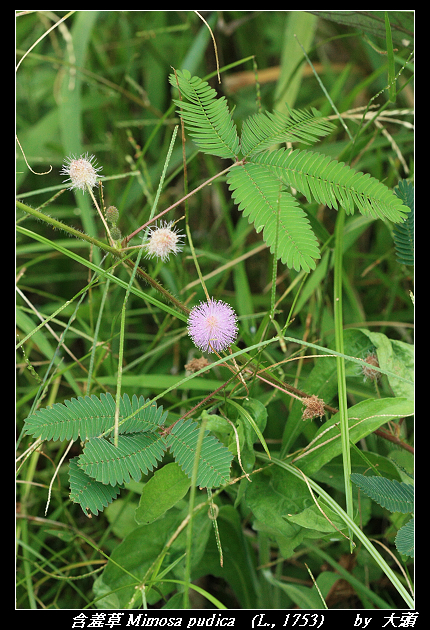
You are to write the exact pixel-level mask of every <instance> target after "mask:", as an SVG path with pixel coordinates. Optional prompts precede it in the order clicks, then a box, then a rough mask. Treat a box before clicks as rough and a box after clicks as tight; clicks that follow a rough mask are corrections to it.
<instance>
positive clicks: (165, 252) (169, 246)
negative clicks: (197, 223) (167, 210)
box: [145, 221, 184, 262]
mask: <svg viewBox="0 0 430 630" xmlns="http://www.w3.org/2000/svg"><path fill="white" fill-rule="evenodd" d="M173 225H174V221H170V223H166V222H164V223H162V224H160V225H159V226H157V225H155V226H154V227H153V228H151V229H150V232H149V238H148V241H147V242H146V243H145V247H146V250H147V253H146V257H147V258H154V257H156V258H161V260H162V261H163V262H166V260H169V256H170V254H177V253H178V252H181V251H182V243H181V242H180V241H181V239H182V238H184V235H183V234H179V232H177V231H176V229H175V228H174V227H173Z"/></svg>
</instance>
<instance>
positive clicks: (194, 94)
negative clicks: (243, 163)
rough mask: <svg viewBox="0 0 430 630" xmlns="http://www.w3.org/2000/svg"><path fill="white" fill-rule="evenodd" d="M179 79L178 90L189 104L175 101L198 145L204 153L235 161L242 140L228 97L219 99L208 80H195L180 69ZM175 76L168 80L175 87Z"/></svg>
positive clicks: (177, 74)
mask: <svg viewBox="0 0 430 630" xmlns="http://www.w3.org/2000/svg"><path fill="white" fill-rule="evenodd" d="M176 76H177V79H178V84H179V90H180V92H181V94H182V96H185V97H186V98H187V99H188V101H189V102H186V101H178V100H175V101H174V102H175V103H176V105H179V107H180V108H181V111H180V114H181V116H182V118H183V120H184V123H185V125H186V127H187V129H188V131H189V132H190V135H191V136H192V138H193V139H194V142H195V143H196V145H197V146H198V147H199V149H200V150H201V151H204V152H205V153H210V154H211V155H217V156H218V157H222V158H231V159H232V160H234V159H236V156H237V154H238V153H239V138H238V135H237V130H236V125H235V124H234V122H233V120H232V118H231V114H230V112H229V109H228V106H227V101H226V99H225V97H224V96H223V97H222V98H217V93H216V92H215V90H214V89H212V88H211V87H210V86H209V84H208V83H207V82H206V81H202V80H201V79H199V78H198V77H192V76H191V74H190V73H189V72H188V70H183V71H182V72H181V71H180V70H178V71H177V73H176ZM176 76H175V75H170V79H169V80H170V83H171V84H172V85H173V86H174V87H177V83H176Z"/></svg>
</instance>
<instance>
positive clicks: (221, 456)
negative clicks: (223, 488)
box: [165, 419, 233, 488]
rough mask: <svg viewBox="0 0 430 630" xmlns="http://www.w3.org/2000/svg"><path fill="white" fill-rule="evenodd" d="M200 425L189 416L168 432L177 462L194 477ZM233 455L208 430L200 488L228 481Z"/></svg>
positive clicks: (201, 452)
mask: <svg viewBox="0 0 430 630" xmlns="http://www.w3.org/2000/svg"><path fill="white" fill-rule="evenodd" d="M199 431H200V427H199V425H198V424H197V423H196V422H193V421H192V420H190V419H183V420H179V421H178V422H177V423H176V424H175V426H174V427H173V428H172V430H171V431H170V432H169V433H168V434H167V435H166V436H165V441H166V444H167V445H168V447H169V448H170V451H171V452H172V454H173V456H174V458H175V460H176V462H177V463H178V464H179V466H180V467H181V468H182V470H183V471H184V472H185V474H186V475H188V477H189V478H190V479H191V476H192V474H193V467H194V459H195V456H196V449H197V442H198V439H199ZM232 459H233V455H232V454H231V452H230V451H229V450H228V448H226V447H225V446H224V445H223V444H221V442H219V441H218V440H217V439H216V438H215V437H214V436H213V435H210V434H209V431H205V432H204V436H203V441H202V445H201V450H200V456H199V467H198V471H197V485H198V486H199V487H200V488H216V487H218V486H220V485H221V484H223V483H227V482H228V481H229V477H230V465H231V460H232Z"/></svg>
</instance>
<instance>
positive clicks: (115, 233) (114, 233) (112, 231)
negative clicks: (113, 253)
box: [110, 225, 122, 241]
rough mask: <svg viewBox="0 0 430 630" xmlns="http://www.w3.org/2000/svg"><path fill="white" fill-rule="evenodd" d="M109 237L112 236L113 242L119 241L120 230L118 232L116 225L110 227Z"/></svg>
mask: <svg viewBox="0 0 430 630" xmlns="http://www.w3.org/2000/svg"><path fill="white" fill-rule="evenodd" d="M110 235H111V236H112V238H113V240H114V241H119V240H121V236H122V235H121V230H119V229H118V228H117V227H116V225H114V226H113V227H111V229H110Z"/></svg>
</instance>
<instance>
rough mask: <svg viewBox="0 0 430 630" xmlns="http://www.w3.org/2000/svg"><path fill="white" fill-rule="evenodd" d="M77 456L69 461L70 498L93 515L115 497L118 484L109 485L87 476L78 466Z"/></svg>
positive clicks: (86, 512) (117, 492)
mask: <svg viewBox="0 0 430 630" xmlns="http://www.w3.org/2000/svg"><path fill="white" fill-rule="evenodd" d="M78 459H79V457H74V458H73V459H71V460H70V462H69V482H70V500H71V501H73V502H74V503H79V505H80V506H81V508H82V510H83V511H84V512H85V514H86V515H87V516H89V514H88V512H89V511H90V512H92V513H93V514H94V515H95V516H97V514H98V513H99V512H102V511H103V509H104V508H105V507H107V506H108V505H109V503H111V502H112V501H113V500H114V499H116V498H117V496H118V494H119V491H120V486H119V485H115V486H110V485H105V484H103V483H101V482H100V481H96V480H95V479H92V478H91V477H89V476H88V475H87V474H86V473H85V472H84V471H83V470H82V469H81V468H79V466H78Z"/></svg>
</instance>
